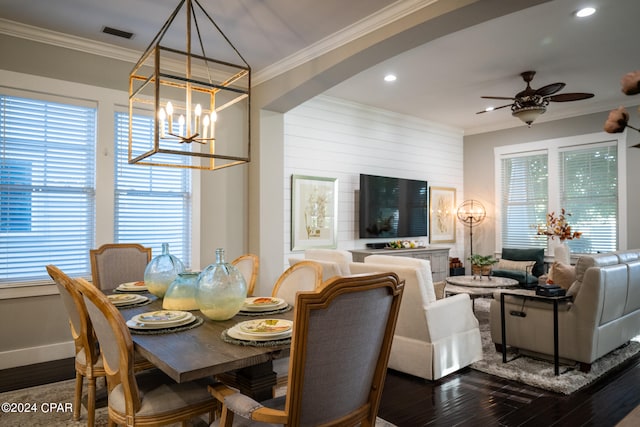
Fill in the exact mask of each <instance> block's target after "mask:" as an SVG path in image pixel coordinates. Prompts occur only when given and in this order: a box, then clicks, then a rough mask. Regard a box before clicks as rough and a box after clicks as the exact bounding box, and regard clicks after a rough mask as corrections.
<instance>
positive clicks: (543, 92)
mask: <svg viewBox="0 0 640 427" xmlns="http://www.w3.org/2000/svg"><path fill="white" fill-rule="evenodd" d="M565 86H566V84H564V83H551V84H550V85H546V86H542V87H541V88H540V89H537V90H536V95H540V96H549V95H553V94H554V93H556V92H558V91H559V90H561V89H562V88H564V87H565Z"/></svg>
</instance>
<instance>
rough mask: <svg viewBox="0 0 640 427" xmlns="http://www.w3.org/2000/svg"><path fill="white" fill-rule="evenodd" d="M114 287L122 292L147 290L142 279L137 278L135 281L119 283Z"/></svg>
mask: <svg viewBox="0 0 640 427" xmlns="http://www.w3.org/2000/svg"><path fill="white" fill-rule="evenodd" d="M116 289H117V290H119V291H122V292H142V291H146V290H147V285H145V283H144V280H139V281H137V282H127V283H121V284H120V285H118V287H117V288H116Z"/></svg>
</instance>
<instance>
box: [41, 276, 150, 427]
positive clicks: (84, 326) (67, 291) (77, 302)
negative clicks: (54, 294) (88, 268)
mask: <svg viewBox="0 0 640 427" xmlns="http://www.w3.org/2000/svg"><path fill="white" fill-rule="evenodd" d="M47 272H48V273H49V276H50V277H51V278H52V279H53V281H54V282H55V284H56V286H57V287H58V291H59V292H60V296H61V297H62V302H63V303H64V306H65V309H66V310H67V315H68V316H69V326H70V329H71V335H72V337H73V342H74V344H75V352H76V356H75V369H76V390H75V395H74V399H73V419H74V420H76V421H77V420H79V419H80V408H81V406H80V401H81V399H82V386H83V382H84V379H85V378H86V379H87V389H88V390H87V425H88V426H93V425H94V423H95V408H96V379H97V378H101V377H106V375H107V373H106V371H105V369H104V365H103V363H102V357H101V355H100V351H99V348H98V345H97V340H96V337H95V333H94V331H93V327H92V325H91V320H90V319H89V314H88V313H87V309H86V306H85V304H84V300H83V299H82V297H81V295H80V293H79V292H78V290H77V289H76V284H75V282H74V281H73V279H71V278H70V277H69V276H67V275H66V274H65V273H64V272H62V270H60V269H59V268H58V267H56V266H55V265H47ZM153 367H154V366H153V364H152V363H151V362H149V361H147V360H145V359H144V358H143V357H142V356H138V357H137V358H136V360H135V365H134V370H135V371H136V372H138V371H142V370H146V369H151V368H153Z"/></svg>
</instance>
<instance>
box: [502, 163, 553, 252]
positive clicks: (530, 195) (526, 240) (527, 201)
mask: <svg viewBox="0 0 640 427" xmlns="http://www.w3.org/2000/svg"><path fill="white" fill-rule="evenodd" d="M501 166H502V175H501V178H502V179H501V188H502V192H501V197H502V199H501V204H502V219H503V220H502V227H501V231H502V247H505V248H527V247H545V246H546V241H545V240H543V239H540V238H538V237H537V236H536V234H535V232H532V230H533V229H532V227H531V225H532V224H542V223H544V222H545V219H546V215H547V206H548V194H547V193H548V166H547V155H546V153H542V154H529V155H520V156H513V157H508V158H503V159H502V164H501Z"/></svg>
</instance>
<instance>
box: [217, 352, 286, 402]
mask: <svg viewBox="0 0 640 427" xmlns="http://www.w3.org/2000/svg"><path fill="white" fill-rule="evenodd" d="M218 377H219V379H220V380H221V381H223V382H224V383H225V384H227V385H229V386H231V387H235V388H237V389H238V390H240V393H242V394H244V395H247V396H249V397H251V398H253V399H255V400H257V401H259V402H260V401H263V400H266V399H271V398H272V397H273V387H274V386H275V385H276V373H275V372H273V363H272V362H271V361H268V362H264V363H260V364H258V365H253V366H248V367H246V368H241V369H238V370H237V371H234V372H229V373H225V374H222V375H218Z"/></svg>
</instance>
